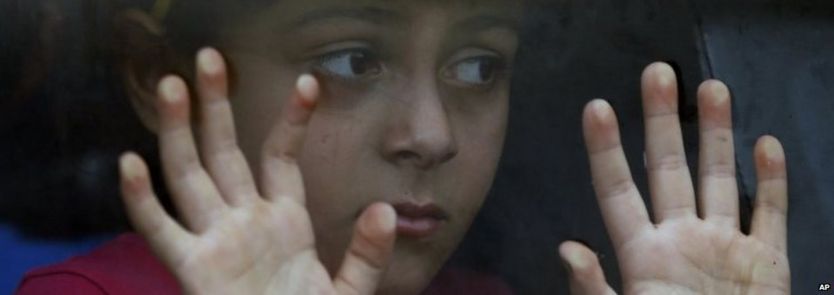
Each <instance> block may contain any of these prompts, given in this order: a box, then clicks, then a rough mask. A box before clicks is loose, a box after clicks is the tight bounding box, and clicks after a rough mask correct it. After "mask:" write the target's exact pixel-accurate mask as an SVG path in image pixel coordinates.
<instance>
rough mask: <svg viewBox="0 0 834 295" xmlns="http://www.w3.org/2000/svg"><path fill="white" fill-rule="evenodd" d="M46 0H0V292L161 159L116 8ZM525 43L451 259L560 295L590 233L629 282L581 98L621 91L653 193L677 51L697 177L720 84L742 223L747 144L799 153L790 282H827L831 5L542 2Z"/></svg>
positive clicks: (832, 149) (833, 100) (749, 179)
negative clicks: (656, 91) (499, 136)
mask: <svg viewBox="0 0 834 295" xmlns="http://www.w3.org/2000/svg"><path fill="white" fill-rule="evenodd" d="M47 2H49V1H13V0H9V1H3V2H0V12H2V15H3V17H4V20H2V21H0V24H2V25H0V223H2V225H0V247H2V249H1V250H2V253H3V254H0V265H3V266H2V267H0V268H4V269H8V270H7V271H6V272H5V273H4V272H2V271H0V293H5V291H7V290H8V291H11V290H12V289H13V288H14V285H15V284H16V282H17V280H19V278H20V277H19V276H20V274H21V272H22V271H23V270H25V269H26V268H29V267H31V266H32V265H36V264H43V263H50V262H55V261H59V260H60V259H63V258H65V257H67V256H69V255H71V254H77V253H79V252H81V251H84V250H86V249H89V248H90V247H93V246H94V245H96V244H97V243H99V242H100V241H102V240H106V239H107V238H108V237H110V236H111V235H112V234H113V233H115V232H118V231H121V230H125V229H126V228H127V224H126V223H125V219H124V216H123V213H122V211H121V210H122V209H121V204H120V203H119V198H118V192H117V190H116V187H115V186H114V185H115V184H116V183H117V179H116V168H115V167H116V166H115V160H116V156H117V155H118V154H119V153H120V152H121V151H123V150H125V149H127V148H128V147H130V148H137V147H138V148H139V149H140V151H142V152H143V153H145V154H146V155H149V156H150V157H153V152H152V150H153V145H154V143H153V141H152V140H148V137H149V135H148V134H146V133H145V132H144V131H142V129H141V128H140V127H139V125H138V124H139V123H138V121H137V120H136V118H135V117H133V115H132V113H131V112H130V109H129V108H128V106H127V105H126V102H125V101H124V99H119V98H120V97H121V95H122V94H121V93H119V91H118V90H117V89H120V81H119V80H118V79H115V78H114V77H117V75H115V73H114V72H113V69H112V68H111V67H108V66H107V64H108V62H109V59H110V58H112V56H110V54H111V52H112V51H111V49H112V48H110V46H111V45H112V44H110V43H109V42H107V41H106V36H107V34H108V31H107V28H109V23H107V22H106V21H105V20H99V18H101V16H102V15H106V11H102V10H106V7H98V8H96V9H90V7H85V5H92V4H91V3H93V2H96V1H51V2H50V3H53V5H44V4H43V3H47ZM140 2H142V1H140ZM144 2H146V1H144ZM142 5H145V6H147V4H142ZM33 36H34V37H33ZM103 36H104V37H103ZM522 43H523V44H522V45H521V47H520V48H521V52H520V55H519V60H518V64H517V66H516V67H515V68H516V73H515V81H514V84H513V96H512V99H511V113H510V128H509V131H508V137H507V141H506V147H505V154H504V156H503V158H502V162H501V166H500V168H499V172H498V175H497V177H496V180H495V183H494V186H493V190H492V192H491V194H490V196H489V197H488V199H487V202H486V204H485V205H484V209H483V210H482V212H481V214H480V215H479V217H478V219H477V221H476V223H475V226H474V227H473V229H472V230H471V231H470V233H469V235H468V236H467V239H466V241H465V242H464V244H463V245H462V246H461V247H460V249H459V251H458V253H457V254H456V256H455V257H454V259H453V260H452V262H450V263H452V264H464V265H469V266H471V267H474V268H478V269H482V270H487V271H492V272H496V273H498V274H500V275H502V276H503V277H504V278H506V279H507V281H508V282H509V283H510V284H511V285H512V286H513V287H514V288H515V289H516V291H517V293H518V294H554V293H556V294H567V282H566V273H565V272H564V270H563V269H562V266H561V262H560V261H559V259H558V254H557V247H558V245H559V243H560V242H562V241H564V240H567V239H580V240H582V241H584V242H586V243H587V244H589V245H590V246H591V247H593V248H594V249H595V250H596V251H598V252H599V253H600V255H601V261H602V264H603V267H604V269H605V272H606V275H607V278H608V281H609V282H610V283H611V284H612V286H614V288H615V290H619V286H620V279H619V274H618V272H617V265H616V257H615V255H614V253H613V250H612V248H611V245H610V242H609V241H608V238H607V234H606V232H605V228H604V226H603V223H602V218H601V216H600V214H599V209H598V207H597V204H596V201H595V198H594V195H593V190H592V187H591V183H590V175H589V171H588V164H587V158H586V155H585V151H584V148H583V141H582V137H581V133H580V130H581V129H580V115H581V110H582V107H583V105H584V104H585V103H586V102H587V101H589V100H590V99H592V98H596V97H602V98H606V99H608V100H609V101H610V102H611V104H612V105H613V106H614V108H615V110H616V111H617V113H618V116H619V118H620V124H621V131H622V134H623V137H624V138H623V143H624V145H625V149H626V152H627V156H628V159H629V162H630V163H631V167H632V170H633V171H632V172H633V175H634V177H635V180H636V181H637V183H638V186H639V187H640V188H641V191H642V192H646V191H647V190H646V178H645V173H644V172H645V171H644V169H643V166H642V153H643V138H644V134H643V127H642V126H643V125H642V109H641V106H640V99H639V85H640V82H639V81H640V73H641V72H642V69H643V68H644V67H645V66H646V65H648V64H649V63H651V62H653V61H666V62H669V63H671V64H672V65H673V67H675V69H676V70H677V71H678V73H679V76H680V77H679V83H680V85H681V86H682V91H681V95H680V99H681V101H682V103H681V104H680V108H681V109H680V111H681V114H682V116H681V118H682V126H683V128H684V137H685V145H686V148H687V153H688V154H689V161H690V167H691V168H692V169H693V171H697V170H695V169H696V168H697V166H696V163H697V161H696V159H697V158H696V155H697V145H698V140H697V139H698V136H697V125H698V122H697V119H698V118H697V116H696V114H697V107H696V105H695V103H696V99H695V91H696V89H697V86H698V84H699V83H700V81H702V80H704V79H708V78H718V79H721V80H723V81H725V82H726V83H727V84H728V85H729V87H730V89H731V91H732V93H733V96H734V100H733V107H734V112H733V116H734V118H733V119H734V128H735V143H736V152H737V168H738V174H739V183H740V186H739V189H740V190H741V192H740V202H741V205H742V206H741V212H740V213H741V215H742V217H743V218H742V220H743V227H744V228H745V230H746V227H747V226H748V220H745V219H749V217H750V213H751V204H752V202H753V199H754V197H755V174H754V170H753V161H752V154H751V152H752V149H753V144H754V143H755V140H756V138H758V137H759V136H760V135H763V134H773V135H775V136H777V137H778V138H779V139H780V140H781V141H782V143H783V145H784V147H785V150H786V154H787V157H788V173H789V178H790V179H789V186H790V209H789V221H788V222H789V224H788V225H789V231H788V234H789V249H788V251H789V257H790V261H791V272H792V283H793V291H794V293H796V294H813V293H814V292H816V290H817V287H818V285H819V284H821V283H834V257H832V256H833V255H832V250H834V214H832V213H830V212H831V211H833V210H834V193H831V192H829V191H831V190H833V189H834V171H832V170H831V169H830V167H831V166H832V164H834V156H832V154H834V134H832V130H831V129H832V128H834V116H832V115H834V2H831V1H695V0H634V1H622V0H594V1H590V0H583V1H570V0H558V1H545V3H544V4H541V7H538V8H536V9H531V10H530V11H529V13H528V19H527V21H526V25H525V32H524V36H523V41H522ZM693 175H697V174H696V173H693ZM644 196H645V197H648V196H647V195H646V194H645V193H644ZM647 202H648V200H647ZM645 259H653V258H652V257H646V258H645ZM7 266H10V268H7Z"/></svg>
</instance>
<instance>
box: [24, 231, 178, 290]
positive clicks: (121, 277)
mask: <svg viewBox="0 0 834 295" xmlns="http://www.w3.org/2000/svg"><path fill="white" fill-rule="evenodd" d="M179 291H180V290H179V285H178V284H177V281H176V279H175V278H174V277H173V276H172V275H171V274H170V273H169V272H168V270H166V269H165V266H164V265H162V263H161V262H159V260H157V258H156V257H155V256H154V255H153V253H151V251H150V248H149V247H148V246H147V244H146V243H145V241H144V240H143V239H142V238H141V237H140V236H138V235H136V234H123V235H121V236H119V237H118V238H116V239H115V240H113V241H110V242H108V243H106V244H104V245H103V246H102V247H100V248H98V249H96V250H94V251H93V252H90V253H89V254H86V255H82V256H77V257H73V258H71V259H69V260H67V261H65V262H61V263H58V264H55V265H50V266H46V267H42V268H38V269H35V270H32V271H30V272H28V273H27V274H26V275H25V276H24V277H23V280H22V281H21V283H20V286H19V287H18V290H17V294H18V295H34V294H57V293H60V294H120V295H132V294H149V293H150V294H179Z"/></svg>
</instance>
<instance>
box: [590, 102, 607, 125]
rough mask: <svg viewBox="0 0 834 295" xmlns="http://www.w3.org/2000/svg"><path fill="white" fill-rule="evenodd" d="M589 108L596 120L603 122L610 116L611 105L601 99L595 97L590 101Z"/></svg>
mask: <svg viewBox="0 0 834 295" xmlns="http://www.w3.org/2000/svg"><path fill="white" fill-rule="evenodd" d="M591 110H593V113H594V118H596V119H597V121H598V122H605V121H606V120H607V119H608V117H609V116H610V113H611V106H610V105H609V104H608V102H607V101H605V100H603V99H595V100H594V101H592V102H591Z"/></svg>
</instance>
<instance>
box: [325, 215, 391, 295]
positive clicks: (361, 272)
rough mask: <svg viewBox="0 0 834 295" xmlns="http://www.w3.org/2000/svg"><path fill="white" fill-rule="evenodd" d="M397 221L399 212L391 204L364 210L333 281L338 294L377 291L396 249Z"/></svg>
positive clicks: (371, 292)
mask: <svg viewBox="0 0 834 295" xmlns="http://www.w3.org/2000/svg"><path fill="white" fill-rule="evenodd" d="M396 220H397V213H396V212H394V208H392V207H391V206H390V205H388V204H384V203H377V204H374V205H371V206H370V207H368V208H367V209H365V212H363V213H362V215H361V216H360V217H359V220H358V221H357V222H356V229H355V231H354V233H353V240H351V242H350V247H349V248H348V250H347V254H346V256H345V260H344V262H343V263H342V267H341V269H339V273H338V275H337V276H336V280H335V281H334V285H335V287H336V291H337V293H338V294H356V295H358V294H373V293H374V292H375V291H376V288H377V285H378V284H379V281H380V279H381V278H382V274H383V273H384V272H385V269H386V268H387V267H388V262H389V260H390V259H391V253H392V251H393V249H394V240H395V238H396V232H395V230H396V224H397V223H396V222H397V221H396Z"/></svg>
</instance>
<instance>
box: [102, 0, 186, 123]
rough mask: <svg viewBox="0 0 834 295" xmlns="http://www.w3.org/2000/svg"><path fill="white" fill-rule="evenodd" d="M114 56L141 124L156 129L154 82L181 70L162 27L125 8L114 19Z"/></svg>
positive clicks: (182, 65) (155, 86)
mask: <svg viewBox="0 0 834 295" xmlns="http://www.w3.org/2000/svg"><path fill="white" fill-rule="evenodd" d="M115 28H116V29H115V39H114V41H115V42H114V44H115V51H116V59H117V63H118V64H119V67H118V68H119V70H120V71H121V75H122V81H123V82H124V83H123V84H124V88H125V94H126V95H127V97H128V99H129V100H130V103H131V105H132V106H133V109H134V110H135V111H136V113H137V115H138V117H139V118H140V119H141V121H142V124H144V125H145V127H146V128H148V129H149V130H150V131H151V132H154V133H156V131H157V130H158V119H157V118H158V116H157V111H156V99H157V94H156V93H157V90H156V89H157V84H158V83H159V80H160V79H161V78H162V77H163V76H164V75H166V74H169V73H178V74H181V75H182V74H184V72H185V71H184V70H183V69H187V68H188V67H187V66H186V65H184V64H182V62H181V61H182V59H179V58H178V56H177V53H176V51H175V50H174V48H173V47H172V46H171V45H170V43H169V42H168V41H167V39H166V36H165V28H164V27H163V25H162V24H161V23H160V22H159V21H158V20H157V19H155V18H154V17H152V16H150V15H149V14H148V13H146V12H144V11H141V10H138V9H126V10H124V11H123V12H121V13H119V14H118V15H117V16H116V19H115Z"/></svg>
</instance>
